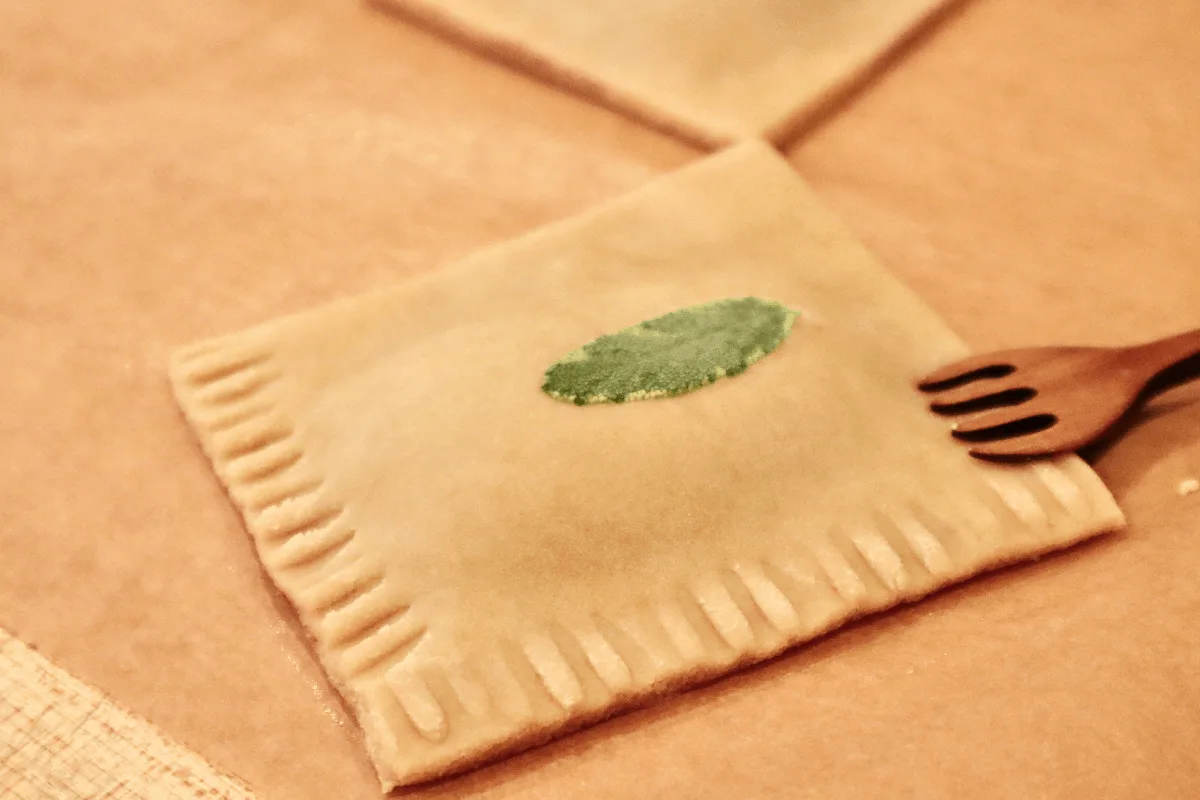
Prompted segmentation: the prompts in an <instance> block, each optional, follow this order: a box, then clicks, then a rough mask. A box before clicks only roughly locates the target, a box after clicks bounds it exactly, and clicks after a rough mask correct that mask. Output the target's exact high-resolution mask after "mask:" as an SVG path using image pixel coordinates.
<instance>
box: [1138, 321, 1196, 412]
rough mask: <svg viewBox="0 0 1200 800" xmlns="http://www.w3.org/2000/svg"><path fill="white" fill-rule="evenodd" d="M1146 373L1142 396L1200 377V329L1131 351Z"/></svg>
mask: <svg viewBox="0 0 1200 800" xmlns="http://www.w3.org/2000/svg"><path fill="white" fill-rule="evenodd" d="M1133 352H1134V353H1136V354H1137V356H1138V357H1139V359H1140V360H1141V363H1142V365H1143V368H1144V369H1145V374H1146V388H1145V390H1144V395H1145V397H1153V396H1154V395H1157V394H1162V393H1163V392H1165V391H1167V390H1168V389H1172V388H1174V387H1176V386H1179V385H1180V384H1183V383H1188V382H1189V381H1193V380H1196V379H1197V378H1200V328H1197V329H1196V330H1193V331H1188V332H1186V333H1180V334H1176V335H1175V336H1168V337H1167V338H1165V339H1159V340H1158V341H1154V342H1147V343H1146V344H1143V345H1139V346H1137V347H1135V348H1134V349H1133Z"/></svg>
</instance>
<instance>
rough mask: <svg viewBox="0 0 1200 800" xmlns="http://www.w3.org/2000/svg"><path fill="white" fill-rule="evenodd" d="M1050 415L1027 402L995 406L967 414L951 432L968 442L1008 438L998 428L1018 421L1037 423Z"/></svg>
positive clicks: (1017, 432) (955, 424) (1004, 432)
mask: <svg viewBox="0 0 1200 800" xmlns="http://www.w3.org/2000/svg"><path fill="white" fill-rule="evenodd" d="M1048 416H1050V415H1049V414H1046V413H1045V412H1043V411H1041V410H1039V409H1037V408H1031V407H1030V406H1029V405H1028V404H1026V403H1018V404H1017V405H1015V406H1004V407H1002V408H993V409H991V410H990V411H980V412H978V413H975V414H967V415H966V416H964V417H961V418H960V419H959V421H957V422H955V423H954V425H953V426H952V427H951V433H953V434H954V438H956V439H962V440H964V441H968V442H974V441H982V440H984V439H991V438H1007V437H1006V436H1005V434H1006V431H1003V430H998V429H1001V428H1004V427H1006V426H1009V425H1016V424H1017V423H1022V424H1028V425H1035V424H1036V423H1037V422H1038V421H1040V420H1041V418H1043V417H1048ZM1024 432H1025V431H1024V430H1021V431H1014V432H1013V433H1014V435H1016V434H1019V433H1024ZM992 434H994V436H993V435H992Z"/></svg>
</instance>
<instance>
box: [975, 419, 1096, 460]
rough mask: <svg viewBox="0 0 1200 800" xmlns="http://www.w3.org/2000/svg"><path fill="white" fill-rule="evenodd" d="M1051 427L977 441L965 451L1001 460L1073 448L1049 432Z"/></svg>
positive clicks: (977, 456) (978, 456)
mask: <svg viewBox="0 0 1200 800" xmlns="http://www.w3.org/2000/svg"><path fill="white" fill-rule="evenodd" d="M1052 427H1053V426H1051V428H1046V429H1045V430H1041V431H1035V432H1033V433H1027V434H1025V435H1024V436H1014V437H1012V438H1011V439H996V440H994V441H991V442H978V443H976V444H973V445H971V447H970V448H969V449H968V451H967V452H969V453H970V454H971V455H973V456H975V457H976V458H984V459H996V460H1002V459H1018V458H1032V457H1034V456H1045V455H1052V454H1055V453H1066V452H1070V451H1071V450H1073V449H1075V448H1074V447H1073V446H1072V445H1069V444H1064V443H1063V440H1062V439H1061V438H1059V437H1056V436H1055V435H1054V434H1053V433H1052V432H1051V431H1052Z"/></svg>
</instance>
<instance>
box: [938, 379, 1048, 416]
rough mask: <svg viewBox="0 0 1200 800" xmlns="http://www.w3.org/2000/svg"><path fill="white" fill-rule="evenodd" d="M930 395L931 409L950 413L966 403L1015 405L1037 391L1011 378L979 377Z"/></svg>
mask: <svg viewBox="0 0 1200 800" xmlns="http://www.w3.org/2000/svg"><path fill="white" fill-rule="evenodd" d="M932 395H933V399H932V401H931V402H930V403H929V407H930V408H931V409H933V410H934V411H936V412H937V413H939V414H947V413H949V414H952V413H954V412H955V410H956V409H957V408H958V407H959V406H963V405H967V404H971V405H982V404H985V403H986V404H989V405H995V406H1011V405H1016V404H1017V403H1023V402H1025V401H1026V400H1030V399H1032V398H1033V397H1036V396H1037V392H1036V391H1035V390H1034V389H1031V388H1029V387H1027V386H1021V385H1020V384H1019V382H1018V381H1015V380H1013V379H1012V378H980V379H979V380H974V381H971V382H970V383H966V384H963V385H962V386H956V387H954V388H952V389H943V390H941V391H934V392H932ZM972 410H974V409H972V408H964V409H962V411H964V412H968V411H972ZM978 410H980V411H983V410H985V409H984V408H979V409H978Z"/></svg>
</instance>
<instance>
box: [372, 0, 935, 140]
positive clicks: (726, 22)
mask: <svg viewBox="0 0 1200 800" xmlns="http://www.w3.org/2000/svg"><path fill="white" fill-rule="evenodd" d="M374 2H376V3H378V4H380V5H383V6H387V7H391V8H394V9H397V10H400V11H402V12H403V13H405V14H408V15H411V16H414V17H417V18H419V19H421V20H422V21H424V22H426V23H428V24H432V25H434V26H435V27H437V28H439V29H442V30H446V31H449V32H450V33H451V34H452V35H454V36H457V37H459V38H460V39H463V40H465V41H468V42H470V43H472V44H474V45H476V46H478V47H481V48H483V49H485V50H486V51H488V52H490V53H491V54H493V55H495V56H496V57H498V58H500V59H502V60H504V61H507V62H510V63H514V64H516V65H518V66H519V67H521V68H523V69H526V70H529V71H530V72H532V73H534V74H537V75H539V76H542V77H544V78H548V79H550V80H552V81H554V82H557V83H560V84H565V85H567V86H569V87H571V88H574V89H576V90H579V91H581V92H583V93H584V94H585V95H587V96H589V97H591V98H592V99H595V100H599V101H601V102H605V103H607V104H609V105H611V106H614V107H616V108H619V109H621V110H623V111H625V112H627V113H630V114H632V115H633V116H636V117H638V118H640V119H643V120H645V121H648V122H650V123H652V124H654V125H656V126H658V127H661V128H664V129H666V130H669V131H670V132H672V133H675V134H677V135H681V136H683V137H685V138H687V139H689V140H692V141H695V142H697V143H701V144H705V145H717V144H724V143H728V142H730V141H733V140H738V139H744V138H751V137H759V136H761V137H765V138H767V139H770V140H772V141H779V140H781V139H783V138H786V137H787V136H788V135H789V134H790V133H791V132H792V131H794V130H795V129H796V128H797V127H798V126H799V125H801V124H802V123H803V122H804V121H805V120H807V119H809V118H810V117H811V116H812V115H813V114H814V113H815V112H816V111H818V110H819V109H820V108H821V106H822V105H823V104H824V103H826V102H827V101H828V100H829V99H830V98H831V97H833V96H834V95H836V94H838V93H839V92H840V91H842V90H844V89H845V88H847V87H848V86H849V85H851V84H852V83H853V82H854V81H855V80H856V79H857V78H859V77H860V76H862V75H863V74H864V73H865V72H866V71H867V70H868V69H869V68H870V67H871V65H872V64H874V63H876V62H878V61H879V59H880V58H881V57H882V56H883V55H884V54H885V53H887V52H888V51H889V50H890V49H892V47H893V46H894V45H895V44H896V43H897V42H898V41H900V40H902V39H903V38H904V37H905V36H906V35H907V34H908V33H910V32H911V31H913V30H915V29H917V28H918V27H919V26H920V25H921V24H922V22H924V21H925V20H927V19H929V18H930V17H931V16H932V15H933V14H934V13H935V12H936V11H937V10H938V9H940V8H941V7H943V6H944V5H946V3H947V2H948V0H604V1H603V2H580V1H579V0H374Z"/></svg>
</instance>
